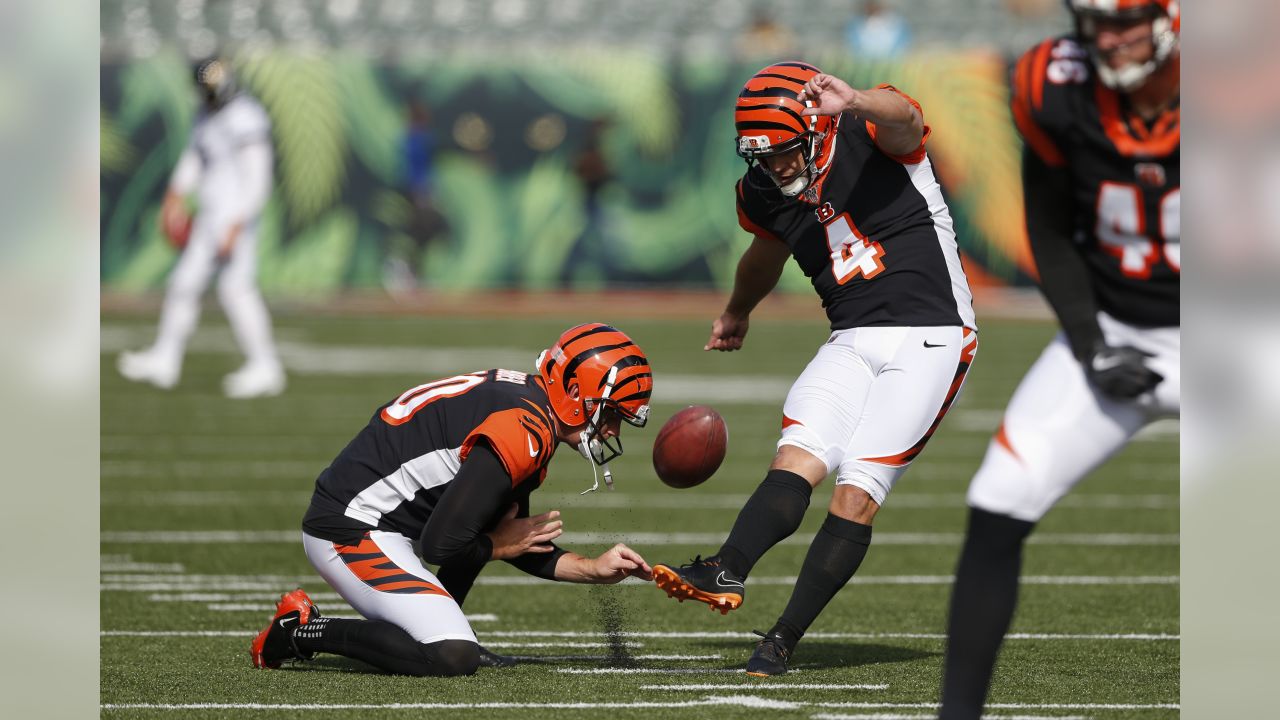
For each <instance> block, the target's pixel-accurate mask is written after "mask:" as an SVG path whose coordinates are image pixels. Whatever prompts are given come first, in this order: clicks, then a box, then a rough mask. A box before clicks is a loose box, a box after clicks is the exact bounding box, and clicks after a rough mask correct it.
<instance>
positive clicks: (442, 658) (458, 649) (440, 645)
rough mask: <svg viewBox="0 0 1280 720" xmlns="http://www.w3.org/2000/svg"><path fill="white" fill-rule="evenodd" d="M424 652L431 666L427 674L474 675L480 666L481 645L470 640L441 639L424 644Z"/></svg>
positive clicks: (428, 665)
mask: <svg viewBox="0 0 1280 720" xmlns="http://www.w3.org/2000/svg"><path fill="white" fill-rule="evenodd" d="M422 652H423V654H424V655H425V656H426V658H427V663H426V664H427V667H428V668H429V671H428V672H426V673H424V674H426V675H436V676H439V677H454V676H457V675H474V674H475V672H476V669H477V668H479V667H480V646H479V645H477V644H475V643H473V642H471V641H470V640H440V641H438V642H433V643H428V644H426V645H423V646H422Z"/></svg>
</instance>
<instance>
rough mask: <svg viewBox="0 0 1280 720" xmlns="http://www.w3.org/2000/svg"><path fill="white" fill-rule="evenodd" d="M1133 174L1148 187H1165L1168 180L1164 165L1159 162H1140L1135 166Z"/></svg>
mask: <svg viewBox="0 0 1280 720" xmlns="http://www.w3.org/2000/svg"><path fill="white" fill-rule="evenodd" d="M1133 174H1134V176H1135V177H1137V178H1138V182H1140V183H1142V184H1143V185H1146V186H1147V187H1153V188H1159V187H1164V184H1165V181H1166V179H1165V174H1164V166H1163V165H1161V164H1159V163H1145V162H1144V163H1138V164H1137V165H1134V166H1133Z"/></svg>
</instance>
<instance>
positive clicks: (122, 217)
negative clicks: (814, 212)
mask: <svg viewBox="0 0 1280 720" xmlns="http://www.w3.org/2000/svg"><path fill="white" fill-rule="evenodd" d="M805 59H806V60H807V61H809V62H813V63H816V64H817V65H818V66H819V67H821V68H822V69H823V70H825V71H827V72H830V73H833V74H836V75H838V76H840V77H842V78H845V79H847V80H848V81H849V82H851V83H852V84H854V85H855V86H859V87H869V86H874V85H875V84H877V83H880V82H891V83H893V84H895V85H897V86H899V87H900V88H902V89H904V90H905V91H906V92H908V93H910V94H911V95H913V96H914V97H915V98H917V99H918V100H919V101H920V102H921V103H922V105H923V107H924V110H925V118H926V122H927V123H929V124H930V125H931V126H932V127H933V135H932V137H931V139H930V141H929V149H930V156H931V158H932V160H933V162H934V165H935V168H936V171H937V174H938V176H939V178H940V180H941V182H942V184H943V187H944V191H945V192H946V193H947V196H948V199H949V202H950V207H951V211H952V214H953V215H954V217H955V219H956V225H957V232H958V235H959V237H960V243H961V248H962V250H963V251H964V254H965V259H966V263H967V265H966V267H967V269H968V270H969V273H970V278H971V280H972V281H973V282H974V283H975V284H978V285H985V284H1021V283H1024V282H1025V281H1026V278H1027V273H1026V268H1027V267H1028V265H1027V259H1026V257H1025V250H1024V249H1023V230H1022V226H1021V199H1020V194H1019V192H1018V152H1019V144H1018V139H1017V137H1016V134H1015V132H1014V130H1013V128H1012V124H1011V122H1010V120H1009V118H1008V112H1007V97H1008V91H1007V87H1006V63H1005V61H1004V60H1003V59H1002V57H1001V56H1000V55H998V54H997V53H995V52H992V51H988V50H955V51H948V52H941V53H923V54H917V55H911V56H907V57H904V58H901V59H893V60H883V61H867V62H857V61H855V60H853V59H852V58H851V57H850V55H849V53H848V52H846V51H845V50H844V49H842V48H839V47H837V48H835V49H833V50H826V51H819V52H811V53H807V54H806V55H805ZM232 61H233V64H234V66H235V68H236V72H237V76H238V77H239V79H240V82H241V85H242V87H244V88H245V89H246V90H248V91H249V92H250V93H252V94H253V95H254V96H256V97H257V98H259V99H260V100H261V101H262V102H263V104H264V105H265V107H266V108H267V110H268V112H269V113H270V115H271V118H272V121H273V123H274V125H273V135H274V145H275V148H276V188H275V191H274V194H273V196H272V200H271V202H270V204H269V205H268V207H267V210H266V213H265V216H264V218H263V224H262V239H261V242H260V255H261V282H262V286H263V290H264V292H266V293H267V294H268V295H275V296H281V295H284V296H291V297H292V296H299V295H301V296H308V297H315V296H319V297H324V296H326V295H328V294H331V293H334V292H335V291H340V290H345V289H352V288H373V287H378V286H384V287H387V288H388V289H391V290H398V289H404V288H405V287H406V286H411V287H413V288H430V289H436V290H476V289H488V288H511V289H525V290H539V289H550V288H573V289H597V288H601V287H619V286H630V287H635V286H655V285H656V286H665V287H693V288H716V289H726V288H727V287H728V286H729V284H730V283H731V280H732V273H733V268H734V266H735V264H736V262H737V258H738V256H739V255H740V254H741V251H742V250H743V249H744V248H745V246H746V244H747V243H748V242H749V240H750V237H749V235H748V234H747V233H745V232H744V231H742V230H741V229H739V228H738V226H737V221H736V214H735V212H734V210H733V202H734V200H733V185H734V182H735V181H736V179H737V178H738V177H739V176H740V175H741V173H742V171H743V169H744V165H743V163H742V161H741V160H740V159H739V158H738V157H737V156H736V155H735V154H734V151H733V144H732V137H733V134H734V130H733V119H732V109H733V100H734V98H735V97H736V95H737V91H738V89H739V88H740V87H741V85H742V83H743V82H744V81H745V79H746V78H748V77H750V76H751V74H753V73H754V72H755V71H756V70H758V69H759V68H760V67H762V66H763V65H764V64H765V63H766V62H767V61H757V60H734V59H728V58H726V59H723V60H717V59H715V58H706V57H704V58H699V59H687V60H681V59H678V58H673V57H670V56H666V55H662V54H659V53H653V52H650V51H647V50H645V49H643V48H640V49H621V50H614V51H604V50H593V49H590V48H578V47H567V48H564V49H563V51H561V52H558V53H555V54H543V55H538V56H536V57H535V58H534V59H529V58H527V57H525V58H514V57H512V58H508V59H502V58H497V57H495V58H487V59H482V60H477V59H476V58H474V57H471V58H465V59H464V58H459V59H453V60H450V59H447V58H441V59H423V60H420V61H402V62H394V63H390V62H386V61H384V60H380V59H373V58H369V57H367V56H365V55H362V54H359V53H355V52H350V51H345V50H338V51H335V52H328V53H319V52H314V51H307V50H300V49H296V48H276V49H270V50H266V51H261V52H255V53H251V54H242V55H241V56H239V57H234V58H233V59H232ZM189 76H190V61H189V59H188V58H187V57H186V56H184V55H181V54H179V53H178V52H176V51H165V50H161V51H158V52H156V53H154V54H151V55H149V56H147V57H143V58H137V59H123V60H120V61H107V60H104V63H103V65H102V68H101V92H102V100H101V118H100V121H101V122H100V129H101V208H100V229H101V242H102V247H101V250H102V262H101V279H102V283H103V287H104V289H105V290H107V291H111V292H120V293H126V294H127V293H134V292H143V291H147V290H152V289H155V288H158V287H160V286H161V283H162V282H163V279H164V277H165V275H166V273H167V272H168V270H169V268H170V267H171V266H172V264H173V262H174V260H175V259H176V255H177V253H176V252H175V251H174V250H173V249H171V248H170V247H169V246H168V245H167V244H166V242H165V240H164V238H163V237H162V236H161V234H160V232H159V228H158V223H157V215H158V212H159V205H160V200H161V198H162V196H163V193H164V189H165V186H166V184H167V182H168V177H169V173H170V172H171V170H172V168H173V166H174V164H175V163H176V161H177V157H178V155H179V154H180V153H181V151H182V148H183V146H184V144H185V142H186V138H187V135H188V132H189V130H190V127H191V125H192V122H193V120H194V117H195V112H196V110H197V104H196V98H195V95H194V92H193V90H192V87H191V82H190V77H189ZM411 103H418V104H420V105H421V106H422V107H423V108H424V109H425V111H426V113H427V115H428V117H429V125H428V126H429V128H430V132H431V134H432V135H433V136H434V139H435V144H436V152H435V155H434V162H433V164H432V171H433V178H432V184H433V192H432V204H433V205H434V207H435V210H436V211H437V213H438V215H436V216H435V217H434V220H433V221H432V222H429V223H427V224H425V225H424V224H422V223H421V222H420V221H419V220H418V218H417V217H416V214H415V208H414V205H413V204H412V202H411V199H410V198H411V196H410V195H409V194H408V193H407V192H406V191H405V190H406V183H405V180H404V178H405V162H404V157H403V155H404V153H403V141H404V134H405V132H406V128H407V127H408V121H409V108H410V105H411ZM593 130H598V137H599V143H598V149H599V153H600V157H601V158H602V160H603V165H604V171H603V173H601V174H600V177H601V179H600V180H599V191H598V194H596V195H595V199H594V201H591V202H589V201H588V197H587V196H588V193H587V192H586V191H585V189H584V183H583V180H582V178H581V177H580V175H579V173H578V172H576V168H577V167H578V166H579V163H580V161H581V157H582V155H583V154H584V153H585V152H587V151H588V150H589V146H590V145H591V138H592V136H593ZM782 288H783V289H784V290H793V291H801V292H811V290H809V284H808V281H807V280H806V279H805V278H804V277H803V276H802V275H801V274H800V272H799V270H798V268H795V267H791V268H789V269H788V273H787V275H786V277H785V278H784V280H783V283H782Z"/></svg>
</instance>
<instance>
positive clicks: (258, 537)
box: [99, 529, 1180, 547]
mask: <svg viewBox="0 0 1280 720" xmlns="http://www.w3.org/2000/svg"><path fill="white" fill-rule="evenodd" d="M99 539H100V541H101V542H103V543H114V544H127V545H188V544H189V545H237V544H255V545H256V544H262V543H297V542H301V539H302V530H300V529H299V530H106V531H103V532H102V533H101V534H100V535H99ZM559 540H560V542H562V543H565V544H568V545H611V544H613V543H617V542H623V543H626V544H628V545H634V546H645V545H649V546H667V545H693V546H699V545H718V544H719V543H720V542H722V541H723V540H724V533H710V532H707V533H690V532H628V531H619V532H567V533H565V534H563V535H561V536H560V538H559ZM963 540H964V535H963V534H962V533H911V532H882V533H877V534H876V537H875V542H876V545H910V546H953V545H959V544H960V543H961V542H963ZM811 541H812V540H811V538H809V537H805V536H793V537H790V538H787V539H786V540H783V541H782V542H781V543H779V544H781V545H806V546H807V545H808V544H809V543H810V542H811ZM1028 542H1030V543H1031V544H1035V545H1059V546H1091V547H1130V546H1170V547H1172V546H1176V545H1178V544H1179V542H1180V538H1179V536H1178V535H1177V534H1176V533H1038V534H1034V535H1032V536H1031V537H1030V539H1029V540H1028Z"/></svg>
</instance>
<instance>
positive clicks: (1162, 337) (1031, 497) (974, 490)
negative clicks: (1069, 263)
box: [968, 313, 1181, 522]
mask: <svg viewBox="0 0 1280 720" xmlns="http://www.w3.org/2000/svg"><path fill="white" fill-rule="evenodd" d="M1098 323H1099V325H1100V326H1101V328H1102V334H1103V336H1104V337H1105V339H1106V341H1107V343H1108V344H1110V345H1130V346H1132V347H1135V348H1138V349H1139V350H1145V351H1147V352H1149V353H1153V354H1154V355H1155V357H1153V358H1150V359H1149V360H1148V361H1147V363H1148V366H1149V367H1150V368H1151V369H1152V370H1155V371H1156V372H1158V373H1160V374H1161V375H1163V376H1164V380H1163V381H1162V382H1161V383H1160V384H1159V385H1157V386H1156V388H1155V389H1154V390H1153V391H1151V392H1149V393H1147V394H1145V395H1142V396H1140V397H1138V398H1137V399H1135V400H1131V401H1125V400H1115V399H1113V398H1110V397H1107V396H1106V395H1103V394H1102V393H1101V392H1099V391H1098V389H1097V388H1095V387H1093V385H1091V384H1090V383H1089V380H1088V377H1087V376H1086V375H1085V371H1084V368H1083V367H1081V365H1080V363H1079V362H1078V361H1077V360H1076V359H1075V356H1074V355H1072V354H1071V347H1070V345H1068V343H1067V338H1066V336H1065V335H1064V334H1062V333H1059V334H1058V336H1057V337H1056V338H1054V340H1053V342H1051V343H1050V344H1049V347H1047V348H1045V351H1044V353H1042V354H1041V355H1040V359H1039V360H1037V361H1036V363H1035V365H1033V366H1032V367H1031V370H1030V371H1029V372H1028V373H1027V375H1026V377H1024V378H1023V379H1022V382H1021V383H1020V384H1019V385H1018V389H1017V390H1016V391H1014V393H1013V399H1012V400H1010V401H1009V407H1008V409H1006V410H1005V414H1004V422H1003V423H1002V424H1001V426H1000V429H999V430H997V431H996V434H995V437H993V438H992V439H991V442H990V443H989V444H988V446H987V455H986V457H985V458H984V459H983V461H982V466H981V467H980V468H979V469H978V473H977V474H976V475H974V477H973V482H972V483H971V484H970V485H969V499H968V500H969V505H970V506H972V507H976V508H980V509H982V510H986V511H988V512H993V513H998V514H1000V515H1008V516H1010V517H1013V518H1017V519H1018V520H1026V521H1029V522H1036V521H1038V520H1040V518H1042V517H1044V514H1045V513H1047V512H1048V511H1049V508H1051V507H1053V504H1054V503H1056V502H1057V501H1058V499H1059V498H1061V497H1062V496H1063V495H1065V494H1067V491H1069V490H1070V489H1071V488H1072V487H1074V486H1075V484H1076V483H1077V482H1079V481H1080V479H1081V478H1083V477H1084V476H1085V475H1087V474H1089V471H1091V470H1093V469H1094V468H1095V467H1097V466H1098V465H1101V464H1102V462H1103V461H1105V460H1106V459H1107V458H1109V457H1111V456H1112V455H1113V454H1115V453H1116V451H1118V450H1119V449H1120V448H1122V447H1124V445H1125V444H1126V443H1127V442H1128V441H1129V438H1131V437H1133V436H1134V434H1136V433H1137V432H1138V431H1139V430H1141V429H1142V428H1143V426H1145V425H1146V424H1147V423H1149V422H1151V421H1152V420H1155V419H1157V418H1159V417H1161V416H1167V415H1177V414H1178V411H1179V394H1180V378H1179V374H1178V367H1179V366H1178V355H1179V352H1178V350H1179V346H1180V337H1181V333H1180V329H1179V328H1176V327H1171V328H1136V327H1133V326H1130V325H1126V324H1124V323H1121V322H1119V321H1118V320H1115V319H1113V318H1111V317H1110V316H1108V315H1105V314H1101V313H1099V315H1098Z"/></svg>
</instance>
